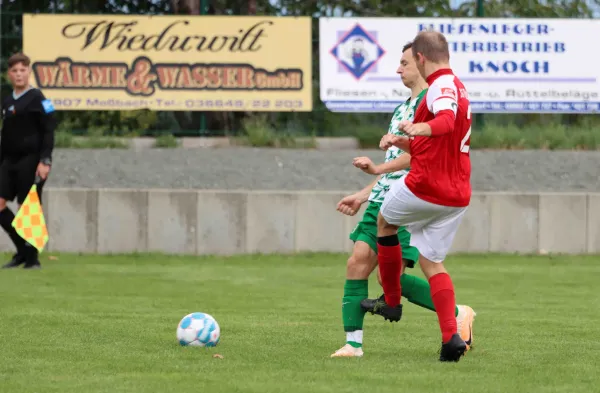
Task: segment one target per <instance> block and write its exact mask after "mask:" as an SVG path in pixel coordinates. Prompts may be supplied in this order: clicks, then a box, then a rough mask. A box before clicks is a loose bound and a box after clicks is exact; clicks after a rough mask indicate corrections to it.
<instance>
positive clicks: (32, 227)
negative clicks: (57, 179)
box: [12, 184, 48, 252]
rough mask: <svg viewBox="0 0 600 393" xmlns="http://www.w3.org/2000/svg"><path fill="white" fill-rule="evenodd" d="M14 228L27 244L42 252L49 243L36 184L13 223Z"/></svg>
mask: <svg viewBox="0 0 600 393" xmlns="http://www.w3.org/2000/svg"><path fill="white" fill-rule="evenodd" d="M12 226H13V227H14V228H15V230H16V231H17V233H18V234H19V235H20V236H21V237H22V238H23V239H25V241H26V242H28V243H30V244H31V245H32V246H34V247H35V248H37V250H38V251H39V252H42V250H43V249H44V247H45V246H46V243H48V228H46V220H45V218H44V211H43V209H42V204H41V203H40V197H39V195H38V192H37V185H36V184H34V185H33V186H32V187H31V189H30V190H29V193H28V194H27V197H26V198H25V201H23V204H22V205H21V208H20V209H19V211H18V212H17V215H16V216H15V219H14V220H13V222H12Z"/></svg>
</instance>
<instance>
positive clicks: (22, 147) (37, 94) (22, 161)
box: [0, 53, 56, 269]
mask: <svg viewBox="0 0 600 393" xmlns="http://www.w3.org/2000/svg"><path fill="white" fill-rule="evenodd" d="M30 75H31V60H30V59H29V57H27V56H26V55H24V54H23V53H17V54H15V55H13V56H11V57H10V58H9V59H8V79H9V80H10V82H11V84H12V87H13V91H12V94H11V95H9V96H7V97H5V98H4V99H3V100H2V106H1V109H2V134H1V139H0V226H2V228H3V229H4V231H5V232H6V233H7V234H8V236H9V237H10V239H11V240H12V242H13V243H14V245H15V247H16V249H17V252H16V253H15V254H14V256H13V258H12V260H11V261H10V262H8V263H7V264H6V265H4V266H3V267H4V268H13V267H17V266H21V265H23V267H24V268H26V269H32V268H33V269H35V268H40V267H41V264H40V262H39V259H38V252H37V249H36V248H35V247H33V246H31V245H30V244H29V243H27V242H26V241H25V240H24V239H23V238H22V237H21V236H19V234H18V233H17V232H16V231H15V229H14V228H13V227H12V221H13V219H14V218H15V215H14V213H13V212H12V211H11V210H10V208H8V207H7V206H6V202H7V201H13V200H14V199H15V198H16V199H17V203H18V204H19V205H21V204H22V203H23V201H24V200H25V198H26V197H27V194H28V193H29V190H30V189H31V187H32V186H33V183H34V182H35V181H37V190H38V194H39V197H40V201H41V200H42V189H43V187H44V183H45V182H46V179H47V178H48V174H49V173H50V167H51V165H52V150H53V149H54V129H55V128H56V121H55V118H54V115H53V112H54V107H53V105H52V102H51V101H50V100H48V99H46V97H44V95H43V94H42V92H41V91H40V90H38V89H36V88H33V87H31V86H30V85H29V77H30Z"/></svg>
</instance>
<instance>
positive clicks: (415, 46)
mask: <svg viewBox="0 0 600 393" xmlns="http://www.w3.org/2000/svg"><path fill="white" fill-rule="evenodd" d="M412 51H413V56H414V57H415V58H418V56H417V54H418V53H420V54H421V55H423V56H424V57H425V58H426V59H427V60H429V61H431V62H433V63H447V62H449V61H450V50H449V49H448V41H447V40H446V37H444V35H443V34H442V33H439V32H437V31H422V32H420V33H419V34H417V36H416V37H415V39H414V41H413V43H412Z"/></svg>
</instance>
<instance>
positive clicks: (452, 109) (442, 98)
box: [423, 83, 458, 137]
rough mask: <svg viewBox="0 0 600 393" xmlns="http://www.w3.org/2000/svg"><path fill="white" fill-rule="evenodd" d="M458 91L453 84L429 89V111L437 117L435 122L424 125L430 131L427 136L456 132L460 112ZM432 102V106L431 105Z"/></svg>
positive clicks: (431, 121)
mask: <svg viewBox="0 0 600 393" xmlns="http://www.w3.org/2000/svg"><path fill="white" fill-rule="evenodd" d="M457 100H458V90H457V88H456V86H455V85H454V84H453V83H452V84H444V85H441V86H435V87H434V88H433V89H431V88H430V89H429V91H428V96H427V101H428V105H429V110H430V111H431V113H433V115H434V116H435V117H434V118H433V120H430V121H428V122H427V123H424V124H425V125H426V126H427V127H428V128H429V130H427V129H425V130H424V131H426V133H425V134H423V135H427V134H428V135H429V136H432V137H435V136H440V135H444V134H447V133H450V132H452V131H454V123H455V119H456V111H457V110H458V101H457ZM429 102H431V104H429Z"/></svg>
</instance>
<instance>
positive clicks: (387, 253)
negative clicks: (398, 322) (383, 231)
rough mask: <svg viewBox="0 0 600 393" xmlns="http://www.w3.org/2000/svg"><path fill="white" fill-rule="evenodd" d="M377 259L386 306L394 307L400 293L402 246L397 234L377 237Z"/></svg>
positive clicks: (398, 301)
mask: <svg viewBox="0 0 600 393" xmlns="http://www.w3.org/2000/svg"><path fill="white" fill-rule="evenodd" d="M394 243H395V244H394ZM377 260H378V261H379V274H380V275H381V284H382V286H383V293H384V296H385V302H386V303H387V304H388V306H391V307H396V306H397V305H399V304H400V297H401V295H402V288H401V287H400V273H401V272H402V248H401V247H400V244H399V242H398V236H397V235H392V236H385V237H380V238H378V241H377Z"/></svg>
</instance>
